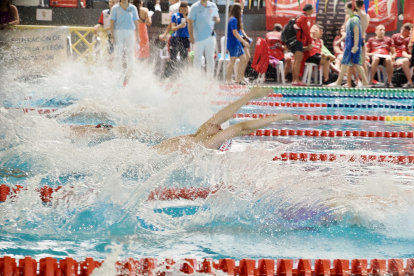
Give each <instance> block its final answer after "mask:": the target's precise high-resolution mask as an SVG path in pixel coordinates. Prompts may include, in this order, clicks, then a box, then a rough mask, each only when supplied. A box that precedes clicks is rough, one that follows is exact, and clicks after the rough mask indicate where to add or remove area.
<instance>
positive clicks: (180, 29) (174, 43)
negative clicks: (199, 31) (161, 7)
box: [170, 1, 190, 65]
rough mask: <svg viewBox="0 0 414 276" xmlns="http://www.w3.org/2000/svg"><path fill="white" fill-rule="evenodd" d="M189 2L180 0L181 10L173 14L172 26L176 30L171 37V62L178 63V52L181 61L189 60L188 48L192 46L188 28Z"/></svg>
mask: <svg viewBox="0 0 414 276" xmlns="http://www.w3.org/2000/svg"><path fill="white" fill-rule="evenodd" d="M187 16H188V4H187V2H184V1H183V2H180V9H179V12H177V13H175V14H173V16H172V18H171V27H172V30H173V31H174V33H173V35H172V37H171V47H170V56H171V62H173V64H174V65H175V64H176V63H177V54H178V53H180V59H181V62H184V61H186V60H187V57H188V49H189V48H190V40H189V38H190V35H189V34H188V28H187V22H186V21H187Z"/></svg>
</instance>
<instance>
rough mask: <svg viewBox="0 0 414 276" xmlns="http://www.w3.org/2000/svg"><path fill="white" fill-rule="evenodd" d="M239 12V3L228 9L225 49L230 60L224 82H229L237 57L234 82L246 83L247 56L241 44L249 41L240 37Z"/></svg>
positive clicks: (240, 10) (241, 26)
mask: <svg viewBox="0 0 414 276" xmlns="http://www.w3.org/2000/svg"><path fill="white" fill-rule="evenodd" d="M241 13H242V9H241V6H240V4H237V3H235V4H234V5H233V6H232V7H231V9H230V18H229V23H228V26H227V30H228V31H227V33H228V35H227V50H229V53H230V62H229V64H228V65H227V75H226V83H228V84H230V83H231V73H232V72H233V67H234V63H235V62H236V59H237V58H239V59H240V63H239V67H238V70H237V76H236V83H238V84H241V85H247V83H246V81H245V80H244V70H245V69H246V64H247V58H246V54H245V53H244V50H243V45H244V46H246V45H249V43H247V41H246V40H244V39H243V38H242V37H241V35H242V32H241V30H242V29H243V25H242V23H241V22H242V18H241Z"/></svg>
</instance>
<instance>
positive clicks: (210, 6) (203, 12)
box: [188, 0, 220, 78]
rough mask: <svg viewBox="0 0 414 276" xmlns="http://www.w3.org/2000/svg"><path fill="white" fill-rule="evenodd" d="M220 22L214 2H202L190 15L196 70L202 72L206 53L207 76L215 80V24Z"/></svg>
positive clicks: (197, 3) (189, 26) (194, 7)
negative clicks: (202, 63)
mask: <svg viewBox="0 0 414 276" xmlns="http://www.w3.org/2000/svg"><path fill="white" fill-rule="evenodd" d="M219 22H220V17H219V14H218V8H217V5H216V4H214V3H213V2H210V1H208V0H200V1H198V2H196V3H194V4H193V5H192V6H191V10H190V13H189V15H188V33H189V34H190V43H193V44H194V68H196V69H198V70H201V61H202V58H203V55H204V53H205V57H206V61H207V75H208V77H210V78H213V72H214V50H215V48H216V33H215V32H214V24H215V23H219Z"/></svg>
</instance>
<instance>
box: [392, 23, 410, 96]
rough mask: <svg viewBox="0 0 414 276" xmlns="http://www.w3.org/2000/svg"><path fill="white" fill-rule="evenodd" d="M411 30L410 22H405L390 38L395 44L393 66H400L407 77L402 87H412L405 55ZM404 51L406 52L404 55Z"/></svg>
mask: <svg viewBox="0 0 414 276" xmlns="http://www.w3.org/2000/svg"><path fill="white" fill-rule="evenodd" d="M410 31H411V23H405V24H404V25H403V26H402V27H401V32H400V33H399V34H394V35H393V36H392V37H391V38H392V40H394V45H395V54H394V60H395V63H394V66H395V67H402V68H403V71H404V74H405V76H406V77H407V80H408V82H407V83H406V84H404V85H403V87H404V88H412V87H413V82H412V80H411V72H410V58H409V56H408V55H407V53H408V44H409V41H408V40H407V38H408V39H409V36H410ZM404 52H406V54H405V55H404Z"/></svg>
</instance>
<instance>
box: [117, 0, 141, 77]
mask: <svg viewBox="0 0 414 276" xmlns="http://www.w3.org/2000/svg"><path fill="white" fill-rule="evenodd" d="M138 20H139V16H138V10H137V8H136V7H135V6H134V5H132V4H130V3H129V2H128V0H121V2H120V3H119V4H116V5H115V6H113V8H112V10H111V33H112V34H113V35H114V38H115V70H120V69H121V66H122V57H123V55H125V61H126V64H127V71H126V72H129V70H130V68H131V66H132V62H133V61H134V47H135V36H134V31H135V32H136V39H137V40H139V31H138V30H139V28H138Z"/></svg>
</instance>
